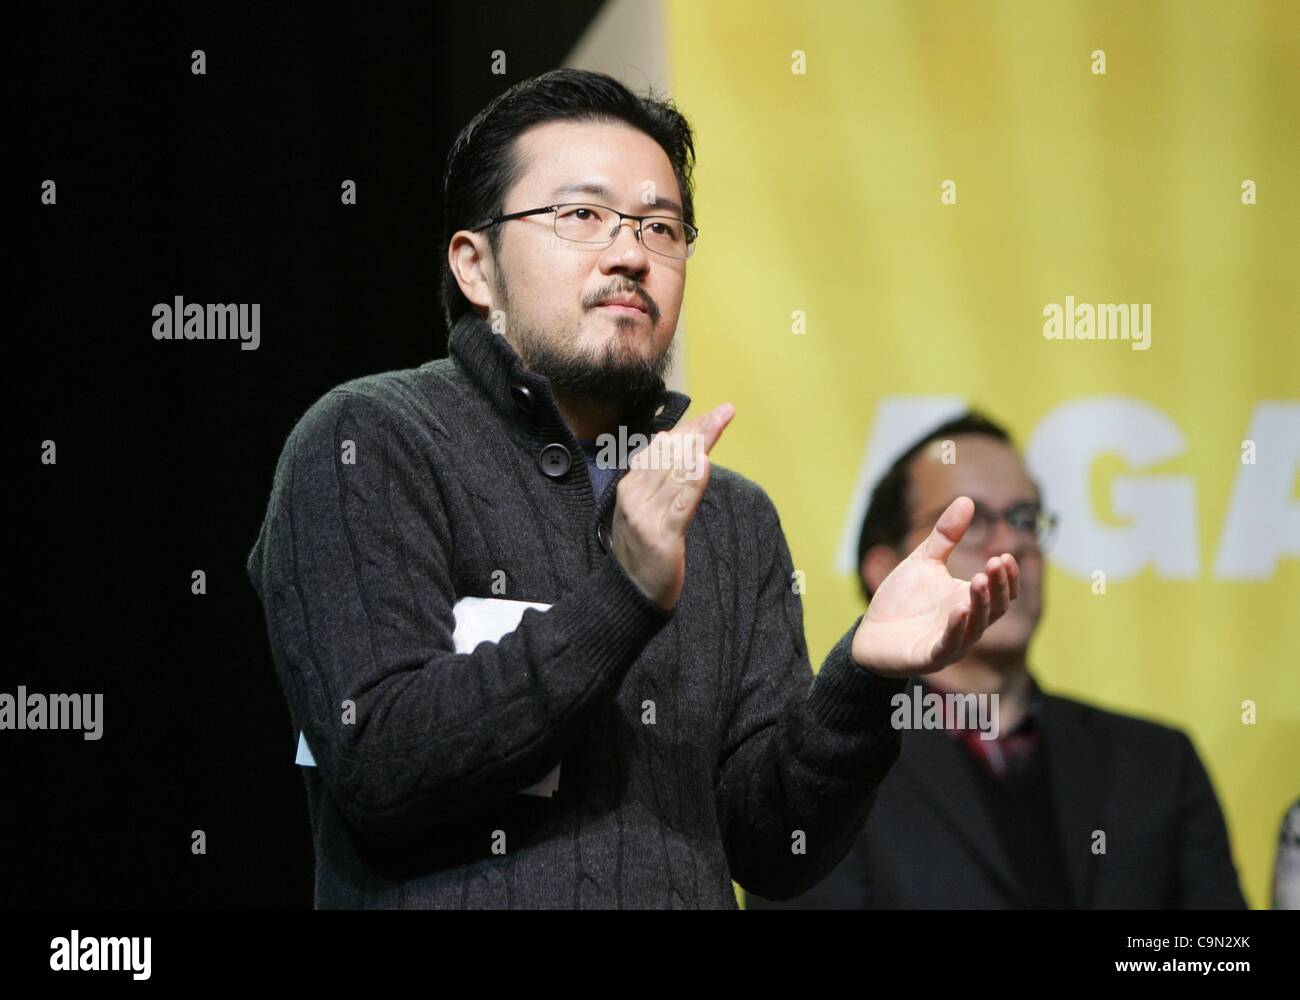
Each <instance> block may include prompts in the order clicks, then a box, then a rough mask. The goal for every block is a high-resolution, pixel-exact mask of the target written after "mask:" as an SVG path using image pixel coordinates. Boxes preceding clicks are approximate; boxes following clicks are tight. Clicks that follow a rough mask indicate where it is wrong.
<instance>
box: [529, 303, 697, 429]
mask: <svg viewBox="0 0 1300 1000" xmlns="http://www.w3.org/2000/svg"><path fill="white" fill-rule="evenodd" d="M515 331H516V333H517V334H518V336H517V338H516V345H515V347H516V350H517V352H518V354H519V359H520V360H521V361H522V362H523V363H524V367H526V368H527V369H528V370H529V371H532V372H535V373H537V374H538V375H543V376H545V377H546V378H547V379H548V380H549V381H550V383H551V388H552V389H554V390H555V391H557V392H559V393H560V394H563V395H569V396H575V397H578V398H581V399H589V400H592V401H593V402H598V403H616V404H621V405H622V406H623V407H624V411H625V412H627V413H634V412H636V411H637V410H639V409H641V408H642V407H644V406H646V405H647V404H649V403H650V402H651V401H652V400H654V399H655V397H656V396H657V395H658V394H659V392H660V391H661V390H662V389H663V380H664V373H665V372H667V371H668V366H669V365H671V364H672V358H673V350H674V348H675V347H676V342H675V341H674V342H673V343H670V344H669V346H668V350H666V351H664V353H663V354H662V355H661V356H660V357H659V358H658V359H656V360H653V361H651V360H647V359H646V358H645V357H643V356H642V355H641V354H640V353H639V352H637V351H635V350H632V349H630V348H627V347H625V346H624V345H622V344H621V343H620V342H618V341H614V342H610V343H607V344H605V346H604V349H603V350H600V351H597V352H587V353H584V352H582V351H580V350H577V349H575V348H574V347H573V346H572V344H573V342H574V340H575V339H576V335H575V333H568V334H565V335H563V336H559V337H549V336H546V335H539V334H538V333H537V332H536V331H534V330H530V329H526V328H522V327H520V326H518V325H516V326H515ZM628 335H629V334H624V333H622V332H621V331H620V333H619V334H618V336H620V337H622V336H628ZM633 335H636V334H633Z"/></svg>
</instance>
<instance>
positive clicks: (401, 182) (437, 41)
mask: <svg viewBox="0 0 1300 1000" xmlns="http://www.w3.org/2000/svg"><path fill="white" fill-rule="evenodd" d="M599 6H600V4H599V2H596V0H590V2H589V0H580V2H565V3H552V4H539V3H523V2H519V3H500V2H495V3H479V2H475V3H472V4H459V5H455V6H448V7H446V8H445V9H442V8H435V7H432V6H425V7H411V8H410V9H404V8H391V7H383V6H365V7H359V8H357V9H356V10H354V11H353V12H352V13H340V10H342V8H335V7H334V6H332V5H331V6H325V7H322V8H314V7H311V6H305V5H304V6H303V7H301V8H293V7H288V6H281V5H273V4H266V5H263V4H223V5H221V6H220V7H215V8H212V9H209V10H206V11H200V12H196V10H194V9H191V8H190V7H188V5H174V6H163V5H159V6H156V7H142V6H137V5H132V6H127V5H124V4H122V5H94V6H92V5H90V4H85V5H79V6H68V7H62V8H58V7H55V8H41V9H40V10H39V12H38V13H35V14H33V13H32V12H31V11H29V12H27V13H25V14H24V15H23V16H22V23H21V24H20V25H12V27H13V29H14V30H13V31H11V32H10V33H9V34H10V40H11V44H12V46H13V52H14V55H15V57H16V59H17V64H16V65H11V70H12V71H13V78H14V79H15V82H16V83H17V89H16V91H15V92H13V96H14V104H13V107H14V108H16V109H17V114H18V116H19V131H18V132H17V134H16V135H15V134H13V133H12V131H11V139H12V140H14V146H13V147H11V150H10V157H9V158H10V160H11V162H14V163H15V164H16V165H17V167H18V171H17V173H18V180H17V182H16V183H15V184H14V185H13V186H12V187H11V189H10V190H11V196H12V201H13V202H16V203H17V205H16V208H17V215H18V217H19V218H20V219H22V220H23V221H22V223H21V224H20V226H19V228H18V230H17V232H18V235H19V239H18V241H16V242H18V244H19V245H18V246H17V247H16V249H17V251H18V253H17V256H18V258H19V259H20V260H21V261H22V262H23V267H22V269H21V270H19V271H18V272H17V274H18V275H19V280H18V281H17V282H16V284H15V285H13V286H11V288H12V290H13V294H15V295H16V297H17V299H18V300H19V301H20V302H21V303H23V305H24V306H25V308H24V309H22V310H20V314H19V315H20V320H19V327H18V329H16V330H12V331H11V336H10V342H11V345H12V346H13V347H15V348H17V350H16V351H15V352H13V353H11V355H10V365H9V368H8V374H9V382H10V392H9V393H8V394H7V395H8V398H9V399H10V400H11V401H12V402H13V403H14V404H16V405H14V406H13V407H12V414H11V418H10V420H11V423H15V424H17V425H18V426H17V427H16V428H14V429H11V431H10V433H8V434H7V435H6V439H7V441H8V445H9V449H10V456H9V463H8V464H9V468H10V469H18V470H20V474H19V476H18V477H17V487H16V489H15V490H14V491H13V495H14V497H15V499H16V503H17V509H16V510H15V511H14V512H13V514H12V516H11V518H10V521H9V532H8V535H9V541H10V542H11V543H12V546H11V549H10V550H11V551H15V550H16V552H17V561H16V564H12V565H11V572H10V584H11V586H12V587H13V590H12V591H11V593H12V594H13V595H14V596H13V597H12V598H11V602H12V603H11V610H10V615H9V616H8V617H9V620H10V627H11V629H13V630H14V631H12V632H11V633H10V636H9V637H8V638H9V641H8V642H7V643H6V646H7V648H8V650H9V653H8V655H7V656H5V657H4V659H5V661H6V662H5V663H4V665H3V667H0V670H3V674H4V680H3V683H0V691H5V692H8V693H11V694H12V693H15V692H16V690H17V687H18V685H24V686H26V688H27V690H28V691H29V692H33V693H36V692H39V693H43V694H46V695H49V694H51V693H56V692H59V693H81V692H89V693H94V692H102V693H103V695H104V723H103V725H104V729H103V738H102V739H101V740H100V741H98V742H93V741H86V740H84V739H82V736H81V734H80V733H79V732H22V733H13V732H6V733H4V734H3V736H0V739H3V744H2V746H3V758H0V759H2V760H3V764H2V765H0V768H2V770H3V774H4V776H5V783H6V785H7V786H9V787H8V789H7V790H6V792H5V797H4V807H3V813H4V814H6V815H7V819H6V820H5V821H4V822H3V823H2V824H0V852H2V853H3V854H4V856H5V859H6V861H5V868H6V869H9V870H10V874H8V875H6V876H5V878H4V883H5V886H4V889H5V894H6V895H7V896H9V897H10V898H9V899H7V900H6V902H7V903H9V904H10V905H14V904H16V905H20V906H27V907H146V906H148V907H158V906H161V907H189V906H197V907H225V906H243V907H249V906H251V907H309V906H310V905H311V875H312V850H311V841H310V830H309V825H308V819H307V811H306V798H305V795H304V791H303V783H302V778H301V776H300V775H299V773H298V769H297V768H295V767H294V766H293V764H292V760H293V752H294V748H295V738H294V734H293V731H292V729H291V726H290V722H289V714H288V710H287V707H286V706H285V703H284V699H283V695H282V693H281V691H280V689H279V685H278V682H277V681H276V678H275V673H274V669H273V667H272V664H271V659H270V649H269V646H268V643H267V637H266V628H265V623H264V619H263V618H262V611H261V607H260V605H259V603H258V601H257V598H256V595H255V593H254V592H253V590H252V587H251V585H250V584H249V582H248V579H247V577H246V575H245V570H244V560H245V558H246V557H247V554H248V551H249V549H250V548H251V547H252V544H253V541H254V539H255V538H256V535H257V531H258V527H259V525H260V523H261V519H262V515H263V512H264V510H265V507H266V501H267V498H268V495H269V491H270V485H271V477H272V473H273V471H274V468H275V462H276V459H277V458H278V456H279V453H280V449H281V447H282V446H283V444H284V440H285V437H286V435H287V434H288V432H289V430H290V428H291V427H292V426H293V424H294V422H295V421H296V420H297V418H298V417H299V416H301V414H302V413H303V412H304V411H305V410H306V409H307V407H308V406H309V405H310V404H311V403H312V402H313V401H314V400H316V399H317V398H319V397H320V396H321V395H322V394H323V393H324V392H325V391H326V390H328V389H329V388H331V387H332V386H334V385H337V384H339V383H340V382H344V381H347V380H349V379H351V378H355V377H357V376H359V375H363V374H368V373H371V372H377V371H385V370H388V369H393V368H405V367H411V366H415V365H418V364H421V363H423V362H424V361H427V360H429V359H430V358H434V357H439V356H442V355H443V354H445V342H446V331H445V330H444V328H443V321H442V313H441V309H440V306H439V303H438V298H437V276H438V266H439V261H440V260H441V259H442V257H443V256H444V254H445V248H444V247H442V246H441V245H440V244H439V236H440V228H441V212H442V206H441V204H440V195H441V180H442V168H443V162H444V159H445V156H446V151H447V148H448V146H449V145H450V143H451V141H452V139H453V138H454V137H455V135H456V133H457V132H459V130H460V129H461V128H462V127H463V126H464V125H465V124H466V123H467V122H468V121H469V119H470V118H471V117H472V116H473V114H474V113H475V112H476V111H478V110H479V109H480V108H482V107H483V105H484V104H486V103H487V101H488V100H489V99H491V97H493V96H494V95H495V94H497V93H499V92H501V91H502V90H504V89H506V88H507V87H509V86H510V85H511V84H513V83H516V82H518V81H519V80H521V79H523V78H525V77H528V76H533V75H535V74H537V73H540V72H543V71H545V70H547V69H552V68H554V67H556V66H558V65H560V64H561V63H562V61H563V60H564V58H565V56H566V55H567V54H568V52H569V51H570V50H571V48H572V46H573V44H574V43H575V42H576V41H577V39H578V38H579V37H580V36H581V34H582V32H583V30H584V29H585V28H586V27H587V26H588V24H589V22H590V19H591V17H592V16H593V15H594V13H595V12H596V10H597V9H598V8H599ZM6 16H7V17H9V16H11V15H6ZM194 49H202V50H203V51H204V52H205V53H206V56H207V74H206V75H205V76H195V75H193V74H192V73H191V70H190V67H191V56H190V54H191V52H192V51H193V50H194ZM496 49H500V50H503V51H504V52H505V53H506V60H507V63H506V65H507V69H508V73H506V74H505V75H494V74H493V73H492V72H491V59H492V55H491V54H492V52H493V50H496ZM46 179H53V180H54V181H55V182H56V183H57V185H58V188H57V194H58V203H57V205H56V206H52V207H47V206H42V205H41V204H40V194H41V184H42V182H43V181H44V180H46ZM344 179H352V180H355V181H356V183H357V204H356V205H355V206H344V205H343V204H342V203H341V201H340V194H341V188H340V185H341V184H342V182H343V180H344ZM27 237H30V239H31V240H32V243H33V244H34V251H35V252H34V253H28V252H27V246H25V245H23V244H24V243H25V239H26V238H27ZM28 262H30V265H29V264H28ZM12 273H15V272H13V271H12V270H11V274H12ZM28 274H30V277H25V275H28ZM177 295H181V296H183V297H184V298H185V300H186V301H187V302H200V303H208V302H243V303H252V302H257V303H260V304H261V344H260V346H259V348H258V349H257V350H255V351H243V350H241V349H240V346H239V342H238V340H232V341H155V340H154V339H153V336H152V333H151V330H152V324H153V316H152V314H151V310H152V308H153V306H154V304H155V303H159V302H165V303H171V301H172V299H173V298H174V297H175V296H177ZM45 440H53V441H54V442H56V445H57V458H58V461H57V464H56V465H53V466H46V465H43V464H41V462H40V453H41V443H42V442H43V441H45ZM197 569H201V570H203V571H204V572H205V573H206V575H207V594H206V595H204V596H196V595H194V594H192V593H191V589H190V588H191V573H192V572H193V571H194V570H197ZM194 830H203V831H204V832H205V833H206V836H207V853H206V855H194V854H193V853H192V852H191V833H192V831H194Z"/></svg>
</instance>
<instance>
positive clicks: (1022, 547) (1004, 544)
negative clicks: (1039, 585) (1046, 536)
mask: <svg viewBox="0 0 1300 1000" xmlns="http://www.w3.org/2000/svg"><path fill="white" fill-rule="evenodd" d="M1037 548H1038V539H1037V538H1035V537H1034V536H1033V535H1032V534H1030V533H1029V532H1025V531H1019V530H1017V529H1016V528H1013V527H1011V524H1010V523H1009V522H1008V521H1007V519H1006V518H1005V517H1000V518H998V523H997V525H996V526H995V527H994V529H993V533H992V534H991V535H989V540H988V541H987V542H986V543H985V545H984V552H985V554H986V555H989V556H998V555H1001V554H1002V553H1003V552H1010V553H1011V554H1012V555H1013V556H1015V557H1016V558H1017V559H1019V558H1020V554H1021V553H1022V552H1027V551H1030V550H1033V549H1037Z"/></svg>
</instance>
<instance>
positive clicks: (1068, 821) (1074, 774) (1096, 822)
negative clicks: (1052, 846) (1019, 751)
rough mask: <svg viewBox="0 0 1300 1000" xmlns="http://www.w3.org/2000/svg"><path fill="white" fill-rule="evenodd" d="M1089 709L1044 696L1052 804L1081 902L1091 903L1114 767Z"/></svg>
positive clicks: (1072, 884) (1077, 901)
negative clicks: (1097, 843)
mask: <svg viewBox="0 0 1300 1000" xmlns="http://www.w3.org/2000/svg"><path fill="white" fill-rule="evenodd" d="M1090 714H1091V713H1090V712H1089V711H1088V709H1087V708H1086V707H1085V706H1080V705H1077V704H1075V703H1074V702H1071V701H1067V700H1065V699H1062V698H1055V697H1053V696H1051V695H1045V696H1044V699H1043V745H1044V747H1045V748H1046V750H1047V768H1048V773H1049V774H1050V775H1051V785H1052V804H1053V806H1054V807H1055V809H1056V819H1057V823H1058V824H1059V825H1060V830H1061V853H1062V855H1063V856H1064V858H1065V867H1066V870H1067V872H1068V873H1069V878H1070V889H1071V891H1072V892H1073V895H1074V905H1075V906H1077V907H1087V906H1089V905H1090V903H1091V901H1092V893H1093V890H1094V889H1095V884H1094V882H1095V874H1096V861H1097V856H1096V855H1095V854H1093V831H1095V830H1103V831H1104V829H1105V828H1104V826H1103V825H1102V815H1103V811H1102V807H1103V805H1104V801H1103V800H1104V794H1105V786H1106V776H1107V772H1108V769H1109V767H1110V747H1109V746H1108V745H1107V743H1106V741H1105V740H1104V739H1102V738H1101V735H1100V734H1098V733H1095V732H1093V731H1092V727H1091V726H1090V725H1089V719H1088V716H1089V715H1090Z"/></svg>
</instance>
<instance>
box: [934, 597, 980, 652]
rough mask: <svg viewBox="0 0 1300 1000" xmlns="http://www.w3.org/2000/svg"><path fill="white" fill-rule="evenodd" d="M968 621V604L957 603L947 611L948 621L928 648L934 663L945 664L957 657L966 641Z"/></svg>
mask: <svg viewBox="0 0 1300 1000" xmlns="http://www.w3.org/2000/svg"><path fill="white" fill-rule="evenodd" d="M969 621H970V605H969V604H959V605H957V607H955V608H953V609H952V611H950V612H948V623H947V625H946V626H945V627H944V630H943V635H941V636H940V637H939V641H938V642H936V643H935V644H934V648H933V649H932V650H930V659H931V660H932V661H933V662H934V663H940V664H944V665H947V664H948V663H951V662H952V661H953V660H955V659H957V657H958V655H959V654H960V653H961V650H962V648H963V644H964V643H965V641H966V624H967V622H969Z"/></svg>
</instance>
